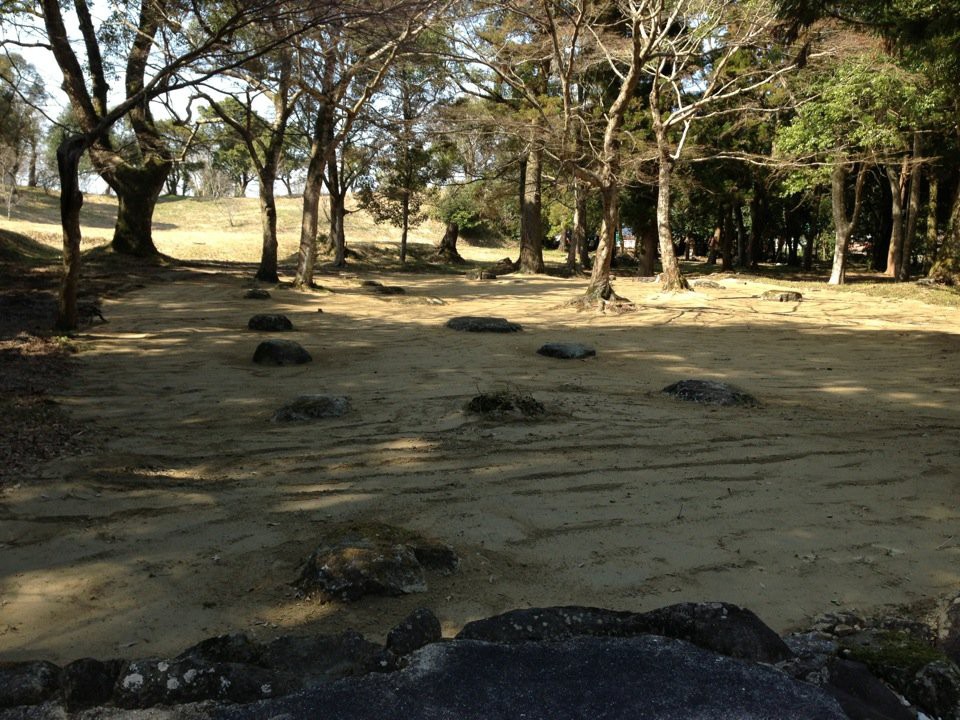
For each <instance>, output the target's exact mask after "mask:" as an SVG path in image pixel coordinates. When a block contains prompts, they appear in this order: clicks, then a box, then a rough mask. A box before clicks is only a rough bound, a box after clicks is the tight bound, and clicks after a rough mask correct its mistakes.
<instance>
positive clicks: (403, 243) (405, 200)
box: [400, 191, 410, 265]
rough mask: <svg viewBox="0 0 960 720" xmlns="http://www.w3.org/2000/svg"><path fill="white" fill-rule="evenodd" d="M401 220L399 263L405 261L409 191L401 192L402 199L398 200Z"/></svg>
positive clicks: (408, 220) (408, 223)
mask: <svg viewBox="0 0 960 720" xmlns="http://www.w3.org/2000/svg"><path fill="white" fill-rule="evenodd" d="M400 211H401V213H402V215H401V221H400V228H401V230H400V264H401V265H403V264H404V263H405V262H406V261H407V234H408V233H409V231H410V192H409V191H405V192H404V193H403V200H401V201H400Z"/></svg>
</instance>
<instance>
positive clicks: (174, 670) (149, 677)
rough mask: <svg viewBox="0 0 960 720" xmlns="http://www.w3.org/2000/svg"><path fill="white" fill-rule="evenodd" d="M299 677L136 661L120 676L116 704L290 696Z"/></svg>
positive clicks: (238, 667)
mask: <svg viewBox="0 0 960 720" xmlns="http://www.w3.org/2000/svg"><path fill="white" fill-rule="evenodd" d="M299 687H300V681H299V679H298V678H297V677H294V676H291V675H286V674H283V673H278V672H274V671H273V670H269V669H267V668H262V667H257V666H255V665H244V664H238V663H208V662H204V661H201V660H195V659H191V658H187V659H184V660H173V661H168V660H154V659H147V660H135V661H133V662H131V663H129V664H128V665H127V667H126V668H125V669H124V670H123V672H121V673H120V677H119V678H118V679H117V683H116V686H115V687H114V692H113V701H114V703H115V704H116V705H118V706H119V707H123V708H149V707H154V706H155V705H182V704H185V703H191V702H199V701H203V700H218V701H221V702H223V701H227V702H237V703H249V702H253V701H255V700H262V699H264V698H269V697H274V696H281V695H287V694H289V693H291V692H293V691H295V690H297V689H298V688H299Z"/></svg>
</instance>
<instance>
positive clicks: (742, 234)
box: [733, 201, 748, 269]
mask: <svg viewBox="0 0 960 720" xmlns="http://www.w3.org/2000/svg"><path fill="white" fill-rule="evenodd" d="M733 216H734V221H735V222H736V226H737V265H738V266H739V267H740V268H741V269H743V268H745V267H746V266H747V245H748V242H747V227H746V225H744V222H743V205H742V204H741V203H740V201H737V202H736V203H734V206H733Z"/></svg>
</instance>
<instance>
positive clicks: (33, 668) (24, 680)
mask: <svg viewBox="0 0 960 720" xmlns="http://www.w3.org/2000/svg"><path fill="white" fill-rule="evenodd" d="M59 689H60V668H59V667H57V666H56V665H54V664H53V663H50V662H45V661H38V662H0V708H9V707H16V706H17V705H39V704H40V703H42V702H44V701H45V700H48V699H50V698H51V697H53V695H54V694H55V693H56V692H57V690H59Z"/></svg>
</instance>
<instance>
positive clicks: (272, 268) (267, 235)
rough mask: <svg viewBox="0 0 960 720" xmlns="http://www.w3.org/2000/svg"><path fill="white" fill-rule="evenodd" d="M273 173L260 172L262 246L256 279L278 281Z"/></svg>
mask: <svg viewBox="0 0 960 720" xmlns="http://www.w3.org/2000/svg"><path fill="white" fill-rule="evenodd" d="M274 179H275V175H274V174H273V173H272V172H271V171H270V170H269V169H265V170H264V171H263V172H261V173H260V223H261V225H262V228H263V247H262V249H261V251H260V268H259V269H258V270H257V275H256V278H257V280H262V281H263V282H269V283H276V282H280V276H279V275H278V274H277V201H276V198H275V197H274V194H273V183H274Z"/></svg>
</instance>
